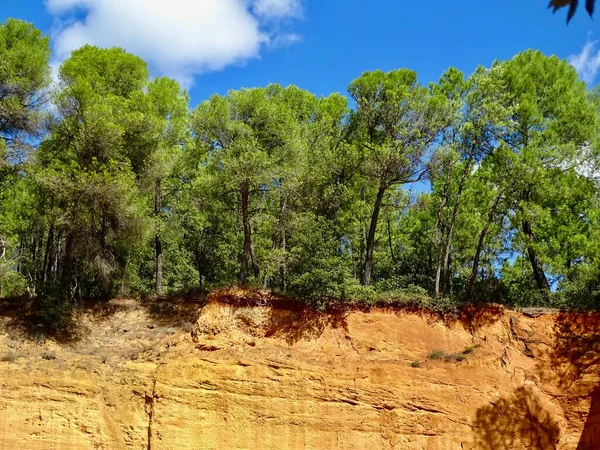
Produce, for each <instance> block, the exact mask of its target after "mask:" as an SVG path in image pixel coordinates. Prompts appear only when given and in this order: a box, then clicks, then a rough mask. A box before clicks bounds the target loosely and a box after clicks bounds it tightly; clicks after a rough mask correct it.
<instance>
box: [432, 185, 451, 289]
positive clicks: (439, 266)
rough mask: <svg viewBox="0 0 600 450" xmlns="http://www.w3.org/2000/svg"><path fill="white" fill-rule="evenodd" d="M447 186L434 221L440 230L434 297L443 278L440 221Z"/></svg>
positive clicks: (442, 233)
mask: <svg viewBox="0 0 600 450" xmlns="http://www.w3.org/2000/svg"><path fill="white" fill-rule="evenodd" d="M448 195H449V193H448V188H447V186H446V187H445V188H444V197H443V198H442V202H441V203H440V207H439V209H438V217H437V223H436V226H435V227H436V228H438V229H439V230H440V234H441V236H440V245H439V250H438V257H437V268H436V271H435V287H434V296H435V297H439V295H440V294H441V292H442V289H441V282H442V278H443V276H442V275H443V274H442V270H444V265H443V264H442V258H443V255H444V253H443V248H444V247H443V246H442V243H443V242H444V231H445V230H444V228H445V227H444V224H443V223H442V215H443V211H444V208H445V207H446V204H447V203H448Z"/></svg>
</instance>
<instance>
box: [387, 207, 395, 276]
mask: <svg viewBox="0 0 600 450" xmlns="http://www.w3.org/2000/svg"><path fill="white" fill-rule="evenodd" d="M387 232H388V245H389V246H390V258H392V262H393V263H394V264H395V263H396V256H395V255H394V246H393V245H392V228H391V226H390V218H389V216H388V218H387Z"/></svg>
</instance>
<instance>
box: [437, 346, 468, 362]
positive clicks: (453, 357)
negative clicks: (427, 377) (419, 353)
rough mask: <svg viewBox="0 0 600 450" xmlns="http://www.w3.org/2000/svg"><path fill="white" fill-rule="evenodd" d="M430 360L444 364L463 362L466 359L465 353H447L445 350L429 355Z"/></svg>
mask: <svg viewBox="0 0 600 450" xmlns="http://www.w3.org/2000/svg"><path fill="white" fill-rule="evenodd" d="M427 358H428V359H431V360H434V361H444V362H462V361H464V360H465V359H466V356H465V355H464V354H463V353H446V352H444V351H443V350H440V349H435V350H433V351H432V352H431V353H430V354H429V355H427Z"/></svg>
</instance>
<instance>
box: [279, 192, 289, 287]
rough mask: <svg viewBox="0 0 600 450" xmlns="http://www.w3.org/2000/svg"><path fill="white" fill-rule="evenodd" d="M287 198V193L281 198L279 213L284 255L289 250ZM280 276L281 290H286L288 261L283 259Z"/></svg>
mask: <svg viewBox="0 0 600 450" xmlns="http://www.w3.org/2000/svg"><path fill="white" fill-rule="evenodd" d="M287 199H288V196H287V194H284V195H283V197H282V198H281V200H280V205H281V206H280V213H279V233H280V249H281V252H282V255H285V252H286V251H287V237H286V230H285V228H286V227H285V212H286V207H287ZM279 277H280V279H281V291H282V292H285V289H286V278H287V267H286V261H285V260H284V261H282V263H281V264H280V266H279Z"/></svg>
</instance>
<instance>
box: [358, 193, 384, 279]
mask: <svg viewBox="0 0 600 450" xmlns="http://www.w3.org/2000/svg"><path fill="white" fill-rule="evenodd" d="M386 190H387V186H385V185H383V184H381V185H380V186H379V190H378V191H377V197H376V198H375V205H373V214H372V215H371V226H370V227H369V234H368V236H367V247H366V255H365V265H364V268H363V273H362V280H361V283H362V285H363V286H368V285H370V284H371V275H372V273H373V250H374V247H375V232H376V231H377V221H378V220H379V212H380V211H381V204H382V203H383V196H384V195H385V191H386Z"/></svg>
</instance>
